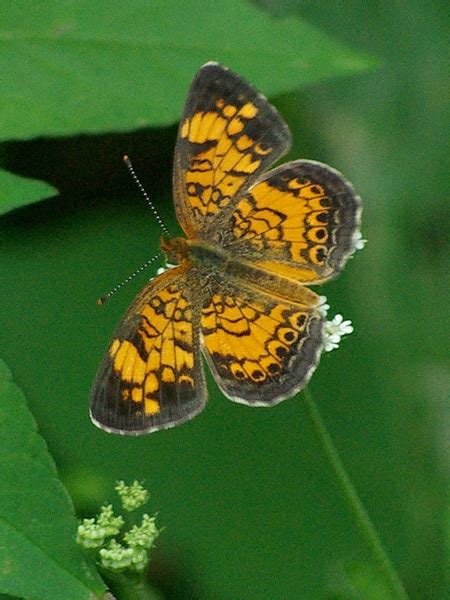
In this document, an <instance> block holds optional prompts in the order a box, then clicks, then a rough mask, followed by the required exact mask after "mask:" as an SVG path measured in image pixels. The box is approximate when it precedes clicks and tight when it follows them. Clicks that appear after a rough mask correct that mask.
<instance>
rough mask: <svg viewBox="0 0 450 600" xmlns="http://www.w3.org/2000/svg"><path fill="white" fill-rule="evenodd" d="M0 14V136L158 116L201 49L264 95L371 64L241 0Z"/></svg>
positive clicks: (85, 5)
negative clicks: (0, 77) (257, 88)
mask: <svg viewBox="0 0 450 600" xmlns="http://www.w3.org/2000/svg"><path fill="white" fill-rule="evenodd" d="M0 24H1V25H0V47H1V53H0V69H1V73H2V86H1V90H0V138H1V139H12V138H30V137H33V136H36V135H53V136H55V135H56V136H58V135H69V134H73V133H79V132H103V131H111V130H115V131H117V130H122V131H123V130H129V129H134V128H138V127H146V126H160V125H167V124H169V123H172V122H174V121H176V120H177V119H178V117H179V115H180V113H181V110H182V106H183V102H184V99H185V96H186V91H187V88H188V85H189V82H190V80H191V79H192V77H193V75H194V73H195V72H196V71H197V69H198V68H199V67H200V66H201V65H202V64H203V63H204V62H206V61H208V60H217V61H219V62H222V63H223V64H225V65H227V66H228V67H230V68H233V69H234V70H236V71H238V72H239V73H240V74H242V75H243V76H245V77H246V78H248V79H249V80H251V81H252V82H253V83H254V84H255V85H257V87H259V88H260V89H261V90H262V91H263V92H264V93H265V94H266V95H272V94H276V93H280V92H286V91H288V90H292V89H294V88H297V87H298V86H300V85H303V84H305V83H310V82H312V81H317V80H322V79H325V78H328V77H335V76H338V75H344V74H348V73H354V72H357V71H361V70H364V69H367V68H368V67H370V66H371V65H372V64H373V61H371V60H370V59H368V58H367V57H362V56H361V55H359V54H356V53H354V52H353V51H351V50H349V49H348V48H346V47H345V46H343V45H342V44H338V43H336V42H334V41H333V40H331V39H330V38H328V37H327V36H326V35H324V34H323V33H320V32H318V31H317V30H316V29H315V28H314V27H312V26H311V25H308V24H306V23H304V22H302V21H301V20H300V19H298V18H295V17H292V18H289V19H276V18H273V17H271V16H270V15H268V14H267V13H265V12H263V11H261V10H260V9H258V8H256V7H255V6H253V5H251V4H247V3H245V2H242V0H228V1H227V2H226V3H225V4H224V3H219V2H216V1H215V0H200V1H197V2H181V3H180V2H176V1H175V0H153V1H152V2H144V1H143V0H129V1H128V2H126V3H124V2H111V1H110V0H98V1H97V2H95V4H93V3H92V2H90V1H88V0H84V1H83V0H81V1H79V2H69V1H67V0H66V1H61V2H52V1H50V0H43V1H41V2H28V1H26V0H16V1H15V2H4V3H2V6H1V8H0Z"/></svg>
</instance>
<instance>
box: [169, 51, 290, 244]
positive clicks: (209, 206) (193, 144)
mask: <svg viewBox="0 0 450 600" xmlns="http://www.w3.org/2000/svg"><path fill="white" fill-rule="evenodd" d="M290 141H291V137H290V133H289V130H288V128H287V125H286V124H285V123H284V121H283V120H282V119H281V117H280V116H279V115H278V113H277V111H276V110H275V109H274V108H273V107H272V106H271V105H270V104H269V103H268V102H267V100H266V99H265V98H264V96H262V95H261V94H259V93H258V92H256V91H255V90H254V89H253V88H252V86H251V85H250V84H249V83H247V82H246V81H245V80H244V79H242V78H241V77H239V76H238V75H236V74H235V73H233V72H232V71H230V70H228V69H226V68H225V67H223V66H222V65H219V64H217V63H207V64H206V65H205V66H203V67H202V68H201V69H200V71H199V72H198V73H197V75H196V77H195V78H194V80H193V82H192V84H191V87H190V90H189V94H188V98H187V101H186V106H185V109H184V113H183V116H182V119H181V122H180V128H179V133H178V141H177V145H176V149H175V163H174V200H175V208H176V211H177V216H178V220H179V221H180V223H181V225H182V227H183V229H184V231H185V232H186V234H187V235H188V237H190V238H200V239H214V238H215V237H216V234H217V232H218V231H219V230H220V223H221V222H224V221H225V215H226V214H228V211H229V210H230V209H231V208H232V206H233V205H234V204H235V203H236V202H237V198H238V197H239V195H241V194H242V193H243V192H244V191H245V190H247V189H248V188H249V186H250V185H251V184H252V182H253V181H255V180H256V179H257V178H258V176H259V175H260V174H261V173H263V172H264V171H265V170H266V169H267V168H268V167H270V165H271V164H272V163H273V162H274V161H275V160H276V159H277V158H279V157H280V156H281V155H282V154H284V153H285V152H286V151H287V149H288V148H289V146H290Z"/></svg>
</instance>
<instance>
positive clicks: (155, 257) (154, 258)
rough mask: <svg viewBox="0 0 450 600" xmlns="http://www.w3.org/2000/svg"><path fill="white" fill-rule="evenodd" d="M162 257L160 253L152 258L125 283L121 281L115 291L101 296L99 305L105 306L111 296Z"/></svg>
mask: <svg viewBox="0 0 450 600" xmlns="http://www.w3.org/2000/svg"><path fill="white" fill-rule="evenodd" d="M161 256H162V254H161V252H158V254H155V256H152V257H151V258H150V259H149V260H147V261H146V262H145V263H144V264H143V265H141V266H140V267H139V269H136V271H134V272H133V273H131V275H128V277H126V278H125V279H124V280H123V281H121V282H120V283H118V284H117V285H116V286H115V287H113V289H112V290H111V291H110V292H108V293H107V294H103V296H101V297H100V298H99V299H98V300H97V304H105V302H106V301H107V300H109V299H110V298H111V296H112V295H113V294H115V293H116V292H117V290H120V288H121V287H123V286H124V285H125V284H126V283H128V282H129V281H130V280H131V279H133V277H136V275H139V273H142V271H143V270H144V269H146V268H147V267H148V266H149V265H151V264H152V263H154V262H155V260H156V259H157V258H161Z"/></svg>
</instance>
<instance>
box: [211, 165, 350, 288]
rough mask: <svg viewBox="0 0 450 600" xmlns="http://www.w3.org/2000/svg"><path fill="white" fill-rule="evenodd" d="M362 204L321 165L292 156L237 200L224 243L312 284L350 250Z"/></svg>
mask: <svg viewBox="0 0 450 600" xmlns="http://www.w3.org/2000/svg"><path fill="white" fill-rule="evenodd" d="M360 212H361V203H360V200H359V198H358V196H357V195H356V193H355V191H354V190H353V188H352V186H351V185H350V184H349V183H348V182H347V181H345V179H344V178H343V176H342V175H341V174H340V173H338V172H337V171H336V170H334V169H332V168H331V167H328V166H327V165H324V164H322V163H318V162H314V161H308V160H297V161H293V162H290V163H287V164H285V165H281V166H280V167H277V168H276V169H274V170H272V171H270V172H269V173H267V174H266V175H264V176H263V177H262V178H261V179H259V180H258V182H257V183H255V184H254V185H253V186H252V187H251V189H250V190H249V192H248V193H247V194H246V195H245V196H244V197H243V198H242V199H240V201H239V202H238V203H237V205H236V207H235V209H234V211H233V214H232V215H231V219H230V225H229V228H228V230H227V231H226V232H224V233H223V234H222V235H223V239H224V245H225V246H226V248H227V250H228V251H229V252H230V253H231V254H233V255H236V256H240V257H242V258H246V259H247V260H252V262H254V263H255V264H256V265H258V266H259V267H262V268H264V269H267V270H268V271H273V272H276V273H277V274H279V275H284V276H286V277H288V278H293V279H295V280H296V281H299V282H302V283H306V284H312V283H321V282H323V281H325V280H326V279H329V278H330V277H332V276H334V275H336V274H337V273H338V272H339V271H340V270H341V269H342V267H343V265H344V264H345V262H346V260H347V258H348V257H349V256H350V255H351V253H352V251H353V249H354V241H355V234H356V232H357V231H358V227H359V219H360Z"/></svg>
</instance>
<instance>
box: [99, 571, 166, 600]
mask: <svg viewBox="0 0 450 600" xmlns="http://www.w3.org/2000/svg"><path fill="white" fill-rule="evenodd" d="M100 572H101V574H102V576H103V579H104V580H105V582H106V583H107V585H108V587H109V589H110V590H111V592H112V593H113V594H114V597H115V598H120V600H157V599H158V598H160V596H159V594H157V592H156V591H155V590H154V589H152V587H151V586H150V584H149V583H147V581H146V580H145V578H144V575H142V574H134V573H126V574H124V573H113V572H111V571H106V570H100Z"/></svg>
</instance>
